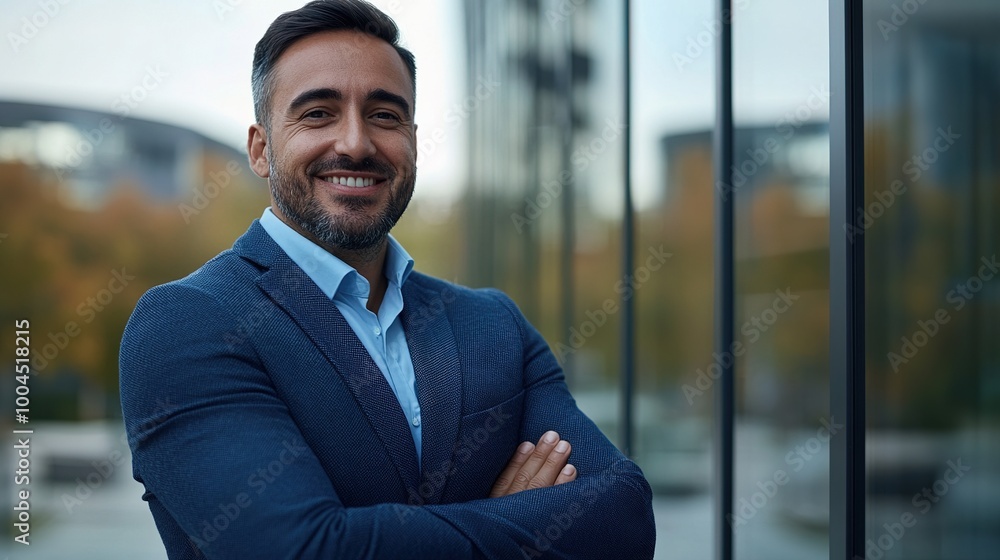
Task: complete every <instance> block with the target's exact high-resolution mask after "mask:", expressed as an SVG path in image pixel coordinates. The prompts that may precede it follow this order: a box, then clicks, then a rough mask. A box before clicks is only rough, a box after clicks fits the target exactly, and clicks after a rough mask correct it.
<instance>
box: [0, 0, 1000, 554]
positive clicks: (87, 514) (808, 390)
mask: <svg viewBox="0 0 1000 560" xmlns="http://www.w3.org/2000/svg"><path fill="white" fill-rule="evenodd" d="M302 3H303V2H302V1H301V0H299V1H285V0H282V1H269V2H263V1H259V0H242V1H240V0H216V1H212V2H204V1H193V0H181V1H176V2H171V3H169V4H167V3H157V4H153V3H143V4H139V3H134V2H125V1H124V0H96V1H93V2H88V3H79V2H68V1H63V2H60V1H57V0H53V1H51V2H45V1H42V2H39V1H36V0H10V1H8V2H6V3H5V7H4V10H3V15H0V32H2V35H3V37H4V38H5V39H4V42H5V43H6V44H4V45H0V195H2V202H0V270H2V271H3V272H2V274H3V276H2V281H0V286H2V289H0V321H2V322H0V325H2V328H0V333H3V335H2V339H0V353H2V355H4V356H12V355H13V353H14V327H13V325H14V321H15V319H21V318H27V319H30V321H31V333H32V349H33V354H32V365H33V368H34V373H35V375H34V376H33V377H32V378H31V381H30V384H31V406H30V410H31V419H30V427H31V428H33V429H35V432H36V434H35V435H34V436H33V439H32V469H33V472H32V484H31V489H32V532H31V540H32V546H31V547H30V553H28V552H26V551H25V549H26V548H27V547H23V546H22V545H17V544H11V543H12V539H13V536H14V533H13V532H12V531H13V528H12V522H13V521H12V519H11V518H10V515H11V514H12V509H11V508H12V503H13V499H14V495H13V492H14V490H15V486H14V484H13V480H12V478H13V477H10V478H8V477H6V476H5V477H4V480H5V481H6V482H5V483H2V484H0V504H2V505H3V507H2V512H3V513H0V516H2V517H4V519H5V522H4V527H5V528H6V529H5V530H6V531H8V532H9V535H8V536H6V537H5V538H4V539H2V540H0V555H8V556H10V557H13V558H87V559H89V558H94V559H115V558H123V559H124V558H129V559H145V558H149V559H156V558H164V557H165V554H164V552H163V548H162V545H161V544H160V541H159V537H158V536H157V534H156V530H155V527H154V526H153V523H152V518H151V516H150V515H149V512H148V510H147V509H146V507H145V504H144V502H142V501H141V500H140V496H141V492H142V490H141V487H140V486H139V485H138V484H136V483H135V482H134V481H132V479H131V471H130V463H129V460H128V447H127V445H126V444H125V442H124V435H123V430H122V427H121V421H120V416H121V412H120V409H119V402H118V390H117V380H118V364H117V356H118V345H119V341H120V337H121V333H122V330H123V328H124V325H125V322H126V320H127V319H128V316H129V314H130V313H131V311H132V308H133V307H134V305H135V302H136V301H137V299H138V298H139V296H140V295H141V294H142V293H143V292H144V291H145V290H147V289H149V288H150V287H152V286H154V285H157V284H160V283H163V282H167V281H170V280H173V279H176V278H180V277H182V276H185V275H186V274H188V273H189V272H191V271H193V270H194V269H195V268H197V267H198V266H200V265H201V264H202V263H204V262H205V261H206V260H207V259H209V258H211V257H212V256H214V255H215V254H217V253H218V252H219V251H222V250H224V249H227V248H229V247H230V246H231V245H232V242H233V241H234V240H235V239H236V237H238V236H239V235H240V234H241V233H242V232H243V231H244V230H245V229H246V227H247V226H248V224H249V222H250V221H252V220H253V219H254V218H256V217H259V215H260V213H261V211H262V210H263V208H264V207H266V206H267V204H268V196H267V189H266V184H265V183H264V182H263V181H262V180H260V179H259V178H257V177H256V176H255V175H253V173H252V172H251V171H250V169H249V167H248V165H247V161H246V155H245V149H244V144H245V138H246V130H247V127H248V126H249V124H250V123H251V122H252V120H253V112H252V105H251V98H250V90H249V74H250V63H251V60H252V51H253V46H254V44H255V43H256V41H257V40H258V39H259V38H260V36H261V35H262V34H263V33H264V30H265V29H266V27H267V26H268V25H269V24H270V22H271V21H272V20H273V19H274V18H275V17H276V16H277V15H279V14H280V13H282V12H284V11H287V10H291V9H295V8H297V7H299V6H300V5H301V4H302ZM374 3H375V4H376V5H378V6H379V7H380V8H382V9H383V10H384V11H386V12H387V13H388V14H389V15H390V16H392V17H393V18H394V19H395V20H396V21H397V23H398V24H399V25H400V28H401V31H402V35H403V42H404V44H405V45H406V46H408V47H409V48H410V49H411V50H412V51H413V52H414V53H415V54H416V58H417V66H418V74H417V99H418V105H417V111H416V121H417V124H418V126H419V130H418V140H419V146H418V169H419V172H418V179H417V188H416V194H415V196H414V200H413V202H412V203H411V206H410V209H409V210H408V212H407V213H406V215H405V216H404V217H403V219H402V221H401V222H400V223H399V225H398V226H397V228H396V229H395V230H394V235H395V236H396V237H397V239H399V240H401V242H402V243H403V244H404V245H405V246H406V248H407V250H408V251H409V252H410V253H411V254H412V255H413V256H414V258H415V260H416V266H417V268H418V269H420V270H422V271H423V272H426V273H429V274H433V275H436V276H439V277H442V278H446V279H449V280H453V281H456V282H459V283H462V284H466V285H470V286H496V287H499V288H501V289H503V290H505V291H506V292H507V293H509V294H510V295H511V296H512V297H513V298H514V299H515V301H516V302H517V303H518V304H519V305H520V306H521V308H522V310H524V312H525V314H526V315H527V316H528V318H529V319H530V320H531V321H532V322H533V323H534V324H535V325H536V326H538V328H539V329H540V330H541V332H542V333H543V335H544V336H545V337H546V339H547V340H548V341H549V343H550V345H551V346H552V348H553V350H554V351H555V352H556V355H557V357H559V359H560V361H561V362H562V364H563V366H564V368H565V370H566V374H567V378H568V380H569V383H570V385H571V389H572V390H573V392H574V395H575V396H576V397H577V400H578V402H579V404H580V407H581V408H582V409H583V410H584V411H585V412H586V413H587V414H588V415H590V416H591V418H593V419H594V420H595V421H596V422H597V423H598V425H599V426H600V427H601V428H602V429H603V430H604V432H605V433H606V434H607V435H608V437H609V438H611V439H612V441H615V442H616V443H619V444H621V434H622V433H623V428H624V426H623V425H622V422H621V418H622V417H623V415H622V411H623V395H622V391H621V383H622V380H621V363H622V351H623V350H622V348H623V342H622V335H621V327H622V325H621V320H622V312H621V305H620V304H621V301H622V299H623V298H625V299H632V298H634V300H635V304H636V310H637V315H636V321H635V329H634V341H633V342H634V344H635V349H636V353H635V366H636V376H637V385H636V392H635V394H634V396H633V397H632V399H631V404H632V406H633V407H634V415H633V420H632V426H631V428H632V430H633V433H634V439H635V441H634V446H633V450H632V451H633V454H634V456H635V458H636V460H637V461H638V463H639V464H640V466H641V467H642V468H643V470H644V472H645V473H646V475H647V478H648V479H649V481H650V483H651V485H652V487H653V490H654V494H655V498H654V508H655V515H656V521H657V526H658V546H657V552H656V557H657V558H662V559H678V560H680V559H683V560H701V559H704V560H707V559H709V558H712V557H713V550H714V546H715V539H714V536H713V501H712V495H711V492H712V487H711V483H712V478H711V476H712V470H713V468H714V467H715V465H714V464H713V457H712V452H711V448H712V422H713V413H714V410H713V398H714V397H713V390H712V389H713V383H714V379H713V372H717V371H718V369H719V364H720V363H722V362H723V361H724V360H727V359H732V358H735V360H736V377H737V385H736V396H737V411H736V412H737V416H736V432H735V442H736V455H735V465H734V467H735V468H734V472H735V480H734V483H735V496H734V501H735V503H734V509H735V512H734V513H735V514H737V516H736V517H735V518H734V519H733V520H732V527H733V529H734V531H735V534H736V539H735V556H737V557H738V558H741V559H754V558H767V559H771V560H780V559H789V560H804V559H825V558H828V556H829V552H828V550H829V537H828V535H829V454H828V442H829V437H831V436H830V434H831V432H832V433H833V435H832V437H837V428H836V426H837V422H838V421H839V420H838V419H836V418H831V417H830V406H829V399H830V391H829V384H830V379H829V362H828V360H829V341H828V340H829V339H828V337H829V319H830V309H829V257H830V255H829V236H830V223H829V194H830V192H829V173H830V164H829V162H830V159H829V149H830V146H829V133H828V130H829V126H828V125H829V122H828V121H829V101H830V99H829V97H830V93H829V92H830V82H829V80H830V77H829V76H830V72H829V64H828V59H829V55H830V53H829V37H828V29H829V15H828V6H827V3H826V2H801V1H796V0H734V1H733V3H732V17H733V22H734V23H733V52H734V56H733V102H734V120H735V126H736V131H735V138H734V154H735V162H736V163H735V165H734V169H733V170H732V177H731V179H732V180H731V181H730V182H729V183H728V184H727V183H724V182H720V181H717V180H716V179H714V178H713V171H712V156H713V153H712V137H713V129H714V126H715V97H714V87H715V78H714V72H715V40H716V35H717V33H718V30H719V26H720V24H719V21H718V19H717V16H716V14H715V12H714V3H713V2H711V1H710V0H632V21H631V25H630V27H629V28H628V31H626V29H627V28H626V22H625V21H624V18H623V13H624V11H623V9H622V8H623V4H622V2H621V0H511V1H507V2H489V1H485V0H407V1H403V0H376V1H375V2H374ZM863 6H864V12H863V15H862V17H863V18H864V26H865V30H866V36H865V43H864V45H863V47H864V55H865V66H866V76H865V84H864V95H865V115H866V125H865V159H866V171H865V179H866V195H867V201H866V202H867V203H868V206H867V210H868V212H867V213H866V214H865V215H864V216H859V217H858V221H857V222H856V223H855V224H853V225H850V227H848V228H847V229H846V230H845V234H847V235H851V234H852V231H853V232H855V233H856V232H857V230H852V229H851V228H860V230H863V231H864V233H865V237H864V240H865V241H864V242H865V249H866V255H867V261H868V262H867V276H866V286H867V315H866V320H867V332H866V348H867V355H868V363H867V397H868V405H867V406H868V414H867V417H868V432H867V457H868V492H867V497H868V498H867V499H868V533H867V535H866V536H867V537H869V538H870V540H871V542H872V543H873V546H875V547H877V549H875V550H874V551H873V552H870V553H869V554H870V556H869V558H887V559H905V560H920V559H925V558H926V559H932V558H947V559H985V558H995V556H990V554H993V553H991V552H989V551H993V550H997V549H998V548H1000V537H998V535H1000V425H998V417H1000V358H998V354H997V352H996V345H997V340H998V334H1000V329H998V323H1000V279H996V280H991V279H992V276H990V277H989V278H987V277H986V275H985V273H983V271H984V270H985V271H986V273H988V272H989V268H985V269H984V268H983V266H984V265H983V262H984V261H983V260H982V259H984V258H985V259H986V261H985V262H990V258H991V257H993V256H994V255H995V254H996V252H997V245H998V240H1000V236H998V234H997V229H996V226H995V225H994V219H993V218H994V217H995V216H997V215H998V214H1000V196H998V186H1000V185H998V163H997V162H998V161H1000V137H998V132H997V131H1000V122H998V121H1000V112H998V110H997V109H996V107H995V99H997V97H998V94H1000V43H998V40H997V37H996V34H995V32H993V30H995V29H996V28H997V24H998V23H1000V5H997V4H996V3H994V2H990V1H978V0H953V1H951V2H947V3H944V2H937V3H935V2H926V3H923V2H916V1H915V0H909V1H907V2H895V3H893V2H890V1H888V0H887V1H884V2H883V1H865V2H863ZM626 33H628V34H626ZM626 38H627V39H628V40H629V41H630V44H631V58H630V65H631V72H632V73H631V83H630V85H631V97H630V99H629V101H630V103H631V114H632V119H631V123H626V122H625V121H624V111H623V107H624V105H625V99H624V95H625V82H624V71H625V65H624V45H625V41H626ZM626 135H629V137H630V140H631V151H630V154H629V157H628V158H626V157H625V150H624V148H625V142H624V140H625V138H626ZM625 166H628V169H629V170H630V171H631V177H632V188H633V192H634V201H633V208H632V209H631V210H630V209H628V208H627V207H626V206H625V205H624V204H623V192H624V188H623V181H622V177H623V169H624V168H625ZM719 190H722V191H724V193H725V194H727V195H731V196H733V197H734V200H735V204H736V207H735V235H736V251H735V263H734V264H735V270H736V290H737V291H736V325H737V332H736V334H735V340H736V341H737V342H739V343H741V345H742V346H741V347H740V348H741V350H740V351H735V349H734V352H733V353H732V354H733V355H730V356H719V355H718V354H714V353H713V319H712V313H713V307H714V304H713V281H714V274H713V266H714V265H713V251H714V242H713V234H714V227H715V226H714V224H713V204H714V197H715V196H716V193H717V192H718V191H719ZM629 212H631V217H633V218H634V220H635V239H634V248H635V252H634V254H635V264H636V267H635V269H633V270H627V271H626V270H623V266H622V261H623V255H622V246H623V239H622V231H623V224H624V223H625V220H626V218H627V216H628V215H629ZM942 312H943V313H944V315H941V313H942ZM945 316H946V317H947V321H940V319H935V317H945ZM931 320H934V322H935V324H936V325H937V328H936V329H934V328H933V327H934V325H933V324H931V322H930V321H931ZM938 321H940V322H939V323H938ZM931 331H933V332H931ZM921 332H922V333H923V334H922V335H921V334H918V333H921ZM908 344H909V346H907V345H908ZM716 375H717V374H716ZM0 385H2V386H3V388H4V391H3V395H4V397H3V398H4V404H3V410H4V411H8V410H9V411H10V412H9V413H8V412H5V413H4V414H2V415H0V431H2V432H3V433H4V434H5V435H4V438H5V440H4V442H3V447H2V452H0V458H2V462H0V464H3V465H7V466H9V467H10V472H13V466H12V465H14V464H15V457H14V454H13V440H11V436H10V435H9V434H10V432H11V430H12V429H17V428H19V427H23V426H19V425H16V424H15V423H14V416H13V407H14V405H13V401H14V397H15V395H14V389H15V380H14V379H13V376H11V375H7V376H3V377H2V378H0ZM955 461H960V462H961V464H962V465H968V466H970V467H971V469H970V470H968V471H967V472H965V471H963V473H962V474H963V476H962V477H960V478H958V479H955V476H954V474H953V473H952V471H953V467H952V465H953V464H954V463H955ZM949 462H950V463H949ZM5 468H7V467H5ZM5 472H6V471H5ZM942 481H944V482H942ZM952 481H954V483H953V482H952ZM927 489H930V490H929V492H930V494H929V495H928V494H925V493H924V492H925V490H927ZM904 514H910V515H912V516H913V518H914V519H915V520H916V521H915V523H916V524H915V525H913V526H909V527H906V528H905V531H904V534H903V535H901V536H895V535H897V534H898V531H895V532H891V531H889V529H887V527H890V526H893V524H897V523H900V519H901V516H903V515H904ZM914 527H915V528H914ZM887 534H888V535H889V537H886V535H887ZM876 553H877V554H879V555H878V556H876V555H875V554H876Z"/></svg>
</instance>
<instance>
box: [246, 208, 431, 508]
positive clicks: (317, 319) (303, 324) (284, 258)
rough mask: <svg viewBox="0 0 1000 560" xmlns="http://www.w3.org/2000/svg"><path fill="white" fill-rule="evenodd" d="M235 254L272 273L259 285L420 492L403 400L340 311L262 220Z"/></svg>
mask: <svg viewBox="0 0 1000 560" xmlns="http://www.w3.org/2000/svg"><path fill="white" fill-rule="evenodd" d="M261 236H263V238H261ZM241 242H243V243H241ZM233 249H234V251H236V252H237V253H240V254H242V255H243V256H245V257H247V258H250V259H251V260H254V261H255V262H258V263H259V264H261V265H264V266H266V267H268V270H267V271H266V272H264V273H263V274H261V275H260V276H259V277H258V278H257V285H258V286H259V287H260V288H261V289H262V290H263V291H264V292H266V293H267V294H268V295H269V296H270V298H271V299H272V300H273V301H274V302H275V303H276V304H277V305H278V306H280V307H281V308H283V309H284V310H285V311H286V312H288V314H289V315H290V316H291V317H292V318H293V319H294V320H295V322H296V323H297V324H298V325H299V327H300V328H302V330H303V331H304V332H305V333H306V335H307V336H308V337H309V338H310V340H312V342H313V344H315V345H316V347H317V348H319V350H320V351H321V352H322V353H323V355H324V356H325V357H326V359H327V360H329V362H330V363H331V364H332V365H333V367H334V369H335V370H336V371H337V373H338V374H339V375H340V377H341V379H342V380H343V381H344V384H345V385H346V386H347V387H348V389H350V391H351V394H352V395H353V396H354V400H355V402H356V403H357V405H358V407H359V408H360V409H361V410H362V411H363V412H364V414H365V416H367V418H368V423H369V424H370V425H371V427H372V429H373V430H374V432H375V433H376V434H377V435H378V438H379V439H380V440H381V442H382V445H383V446H384V447H385V450H386V451H387V452H388V455H389V457H390V458H391V460H392V463H393V465H395V467H396V470H397V472H398V473H399V477H400V479H401V480H402V481H403V484H404V486H405V487H406V488H407V489H408V491H409V490H412V489H415V488H417V486H418V485H419V474H418V469H417V456H416V449H415V448H414V446H413V436H412V435H411V434H410V430H409V427H408V424H407V419H406V417H405V416H404V414H403V410H402V409H401V408H400V406H399V400H398V399H396V395H395V394H394V393H393V392H392V388H391V387H389V383H388V382H387V381H386V380H385V376H383V375H382V371H381V370H379V368H378V366H377V365H375V362H374V361H372V359H371V356H370V355H369V354H368V351H367V350H365V347H364V345H362V344H361V341H360V340H359V339H358V337H357V335H356V334H354V331H353V330H352V329H351V327H350V325H349V324H347V320H346V319H344V316H343V315H342V314H341V313H340V311H339V310H338V309H337V306H336V305H334V303H333V302H332V301H330V300H329V299H328V298H327V297H326V295H324V294H323V292H322V291H320V289H319V287H317V286H316V284H315V283H314V282H313V281H312V279H310V278H309V277H308V275H306V273H305V272H303V271H302V269H301V268H299V267H298V266H297V265H296V264H295V263H294V262H293V261H292V260H291V259H290V258H289V257H288V255H286V254H285V252H284V251H282V250H281V248H280V247H278V245H277V244H276V243H274V241H273V240H272V239H271V237H270V236H269V235H267V232H265V231H264V230H263V227H262V226H260V224H259V223H258V222H257V221H256V220H255V221H254V224H253V225H251V226H250V230H249V231H248V232H247V233H246V234H245V235H244V236H243V237H241V238H240V239H239V240H238V241H237V243H236V244H235V245H234V247H233ZM418 386H419V385H418ZM421 403H423V401H422V400H421ZM330 404H331V406H334V403H330Z"/></svg>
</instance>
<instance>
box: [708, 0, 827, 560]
mask: <svg viewBox="0 0 1000 560" xmlns="http://www.w3.org/2000/svg"><path fill="white" fill-rule="evenodd" d="M828 21H829V19H828V14H827V12H826V5H825V3H812V2H799V1H795V0H782V1H775V2H769V3H766V4H765V3H753V4H751V5H749V6H747V7H745V8H744V9H742V10H740V9H737V10H736V13H735V14H734V18H733V51H734V53H733V116H734V126H735V131H734V135H735V138H734V146H733V152H734V160H735V161H734V166H733V169H732V177H731V181H724V182H722V183H719V184H717V185H716V188H717V189H721V190H722V193H723V195H724V196H733V197H735V216H734V219H735V222H734V232H735V237H736V238H735V259H736V262H735V282H736V302H735V305H736V309H735V313H736V316H735V324H736V333H735V340H734V345H733V347H732V351H731V352H730V353H729V354H728V355H725V356H721V357H719V358H717V360H718V361H719V362H720V363H722V362H723V361H724V360H730V359H733V358H735V359H736V371H735V375H736V426H735V436H734V437H735V447H736V449H735V465H734V472H735V474H734V477H735V480H734V496H733V502H734V503H733V509H734V511H733V516H732V517H731V518H730V526H731V527H732V529H733V530H734V531H735V538H734V557H735V558H737V559H756V558H768V559H771V560H783V559H787V560H826V559H827V558H828V557H829V552H828V550H829V547H828V535H829V507H828V504H829V442H830V438H831V437H837V434H838V433H839V426H838V424H837V422H838V419H835V418H830V416H829V376H828V371H829V364H828V359H829V230H828V227H829V202H828V201H829V132H828V119H829V112H828V111H829V109H828V108H829V72H828V66H827V60H828V58H829V57H828V50H829V46H828V41H827V35H828V32H827V29H828ZM778 30H781V31H780V32H778Z"/></svg>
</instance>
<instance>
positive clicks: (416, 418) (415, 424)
mask: <svg viewBox="0 0 1000 560" xmlns="http://www.w3.org/2000/svg"><path fill="white" fill-rule="evenodd" d="M413 427H414V428H419V427H420V417H419V416H414V417H413Z"/></svg>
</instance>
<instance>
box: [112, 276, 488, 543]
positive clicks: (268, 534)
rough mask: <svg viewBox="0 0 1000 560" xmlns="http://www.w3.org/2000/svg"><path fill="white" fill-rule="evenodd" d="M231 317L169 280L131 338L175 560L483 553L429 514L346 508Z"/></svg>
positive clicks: (135, 419)
mask: <svg viewBox="0 0 1000 560" xmlns="http://www.w3.org/2000/svg"><path fill="white" fill-rule="evenodd" d="M237 311H238V310H237ZM243 311H246V310H243ZM235 316H236V315H235V314H234V313H232V312H230V311H229V310H227V309H225V308H224V307H223V306H222V305H220V304H219V303H218V302H217V301H216V300H215V299H214V298H213V297H212V296H211V295H209V294H207V293H205V292H203V291H201V290H200V289H198V288H194V287H188V286H183V285H177V284H172V285H169V284H168V285H166V286H161V287H158V288H154V289H153V290H151V291H150V292H148V293H147V294H146V295H145V296H143V297H142V299H141V300H140V301H139V303H138V305H137V307H136V310H135V311H134V313H133V315H132V317H131V318H130V320H129V322H128V325H127V326H126V329H125V334H124V337H123V340H122V349H121V357H120V376H121V379H120V381H121V400H122V410H123V414H124V420H125V425H126V431H127V433H128V439H129V446H130V448H131V449H132V456H133V472H134V476H135V478H136V479H137V480H138V481H139V482H141V483H142V484H144V485H145V488H146V493H145V495H144V496H143V497H144V499H146V500H147V501H148V502H149V506H150V509H151V511H152V513H153V516H154V518H155V520H156V524H157V527H158V529H159V531H160V534H161V536H162V537H163V540H164V543H165V545H166V547H167V551H168V554H169V556H170V558H171V559H176V558H212V559H215V558H219V559H232V558H247V559H253V558H266V559H269V560H270V559H280V558H288V559H298V558H311V559H312V558H315V559H323V558H329V559H336V558H352V559H369V560H375V559H383V558H400V559H427V558H441V559H455V560H458V559H462V560H465V559H469V558H482V556H481V555H480V554H479V553H478V552H477V551H476V550H475V547H474V546H473V545H472V542H471V540H470V539H469V538H468V537H467V536H466V535H465V534H463V532H462V531H461V530H460V529H458V528H457V527H455V526H454V525H453V524H452V523H451V522H450V521H449V520H448V519H447V518H446V517H443V516H441V515H438V514H436V513H434V512H433V511H431V510H429V509H427V508H420V507H411V506H404V505H401V504H383V505H377V506H372V507H360V508H347V507H344V505H343V504H342V503H341V501H340V499H339V498H338V496H337V493H336V492H335V491H334V488H333V486H332V484H331V483H330V480H329V478H328V477H327V475H326V473H325V472H324V470H323V468H322V466H321V464H320V463H319V461H318V460H317V458H316V457H315V455H313V453H312V452H311V451H310V449H309V447H308V446H306V445H305V444H304V443H303V441H302V436H301V433H300V432H299V430H298V428H297V426H296V425H295V422H294V421H293V419H292V418H291V416H290V414H289V412H288V409H287V407H286V406H285V404H284V402H283V401H282V400H281V399H280V398H279V397H278V396H277V394H276V393H275V390H274V387H273V385H272V383H271V382H270V380H269V378H268V375H267V373H266V372H265V371H263V369H262V367H261V366H260V363H261V362H260V360H259V358H258V357H257V356H256V354H255V353H254V351H253V350H252V349H250V348H249V346H250V345H247V344H233V343H232V337H233V336H239V333H240V329H241V328H246V325H241V324H240V323H238V322H237V321H235V319H234V317H235Z"/></svg>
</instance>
